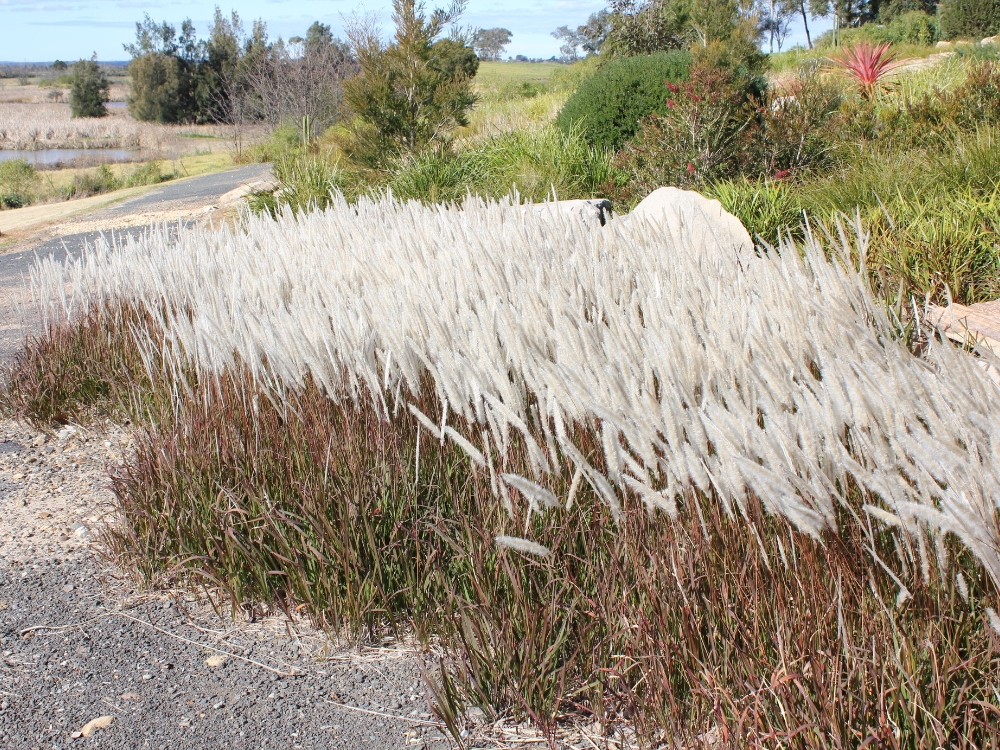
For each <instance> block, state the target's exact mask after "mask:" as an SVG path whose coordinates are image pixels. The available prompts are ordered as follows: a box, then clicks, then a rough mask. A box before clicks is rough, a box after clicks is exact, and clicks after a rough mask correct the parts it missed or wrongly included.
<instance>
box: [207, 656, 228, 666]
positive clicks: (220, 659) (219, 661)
mask: <svg viewBox="0 0 1000 750" xmlns="http://www.w3.org/2000/svg"><path fill="white" fill-rule="evenodd" d="M205 663H206V664H207V665H208V666H210V667H221V666H222V665H223V664H225V663H226V657H225V656H223V655H222V654H212V655H211V656H210V657H208V658H207V659H205Z"/></svg>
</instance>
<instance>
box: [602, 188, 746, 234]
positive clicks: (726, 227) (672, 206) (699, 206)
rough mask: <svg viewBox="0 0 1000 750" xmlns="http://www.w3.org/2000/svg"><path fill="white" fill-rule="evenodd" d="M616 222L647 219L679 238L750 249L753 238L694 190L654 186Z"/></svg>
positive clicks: (730, 215)
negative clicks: (629, 211)
mask: <svg viewBox="0 0 1000 750" xmlns="http://www.w3.org/2000/svg"><path fill="white" fill-rule="evenodd" d="M617 221H626V222H633V221H648V222H653V223H656V224H659V225H661V226H662V227H663V228H664V229H666V230H668V231H669V232H670V233H671V234H672V235H674V236H675V237H677V238H678V239H688V240H694V241H701V240H707V239H711V240H713V241H714V242H716V243H719V244H721V245H728V246H731V247H737V248H741V249H747V250H751V249H753V240H752V239H751V238H750V233H749V232H747V230H746V227H744V226H743V223H742V222H741V221H740V220H739V219H737V218H736V217H735V216H733V215H732V214H731V213H729V212H728V211H726V210H725V209H724V208H723V207H722V204H721V203H719V201H717V200H712V199H711V198H706V197H705V196H704V195H702V194H701V193H696V192H694V191H693V190H681V189H680V188H675V187H662V188H657V189H656V190H654V191H653V192H652V193H650V194H649V195H647V196H646V197H645V198H643V200H642V202H641V203H640V204H639V205H638V206H636V207H635V208H634V209H632V211H631V213H629V214H627V215H625V216H623V217H621V218H619V219H617Z"/></svg>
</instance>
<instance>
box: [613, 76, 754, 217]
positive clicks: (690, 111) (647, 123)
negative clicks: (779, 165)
mask: <svg viewBox="0 0 1000 750" xmlns="http://www.w3.org/2000/svg"><path fill="white" fill-rule="evenodd" d="M667 92H668V94H669V98H668V99H667V101H666V106H665V109H664V114H660V113H659V112H653V113H651V114H650V115H648V116H647V117H646V118H644V119H643V120H642V122H641V123H640V130H639V132H638V133H637V134H636V136H635V138H634V139H632V140H631V141H629V142H628V143H626V144H625V146H624V147H623V148H622V150H621V151H620V152H619V153H618V155H617V157H616V162H615V163H616V167H617V168H618V169H619V170H620V174H621V176H622V177H623V178H624V181H623V182H622V183H621V184H620V185H616V186H615V189H614V190H613V192H612V194H613V195H614V196H615V198H616V200H618V201H621V202H623V203H626V204H629V205H631V204H634V203H635V202H637V201H638V200H639V199H641V198H642V197H643V196H645V195H647V194H648V193H649V192H651V191H652V190H655V189H656V188H658V187H661V186H663V185H675V186H678V187H684V188H694V189H699V188H700V187H702V186H704V185H707V184H710V183H713V182H716V181H720V180H725V179H729V178H732V177H735V176H738V175H740V174H742V173H743V171H744V170H752V171H759V169H760V158H759V148H758V146H759V143H760V137H761V134H762V128H761V124H760V118H759V117H758V111H757V107H756V106H755V103H754V101H753V100H752V99H751V98H750V96H749V95H748V92H747V90H746V88H745V80H744V79H742V77H740V76H737V75H734V74H733V73H731V72H729V71H726V70H722V69H719V68H716V67H713V66H711V65H709V64H705V63H700V62H699V63H695V64H693V65H692V66H691V70H690V77H689V79H688V80H687V81H683V82H681V83H680V84H673V83H668V84H667Z"/></svg>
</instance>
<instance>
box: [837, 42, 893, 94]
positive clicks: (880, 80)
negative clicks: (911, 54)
mask: <svg viewBox="0 0 1000 750" xmlns="http://www.w3.org/2000/svg"><path fill="white" fill-rule="evenodd" d="M830 62H831V63H833V64H834V65H835V66H836V67H837V68H840V69H841V70H843V71H844V73H845V74H846V75H847V76H848V77H849V78H850V79H851V80H852V81H853V82H854V83H855V84H856V85H857V86H858V89H859V90H860V91H861V95H862V96H863V97H864V98H865V99H872V98H874V97H875V95H876V94H877V93H878V92H879V91H881V90H882V89H884V88H885V86H886V80H887V79H888V78H889V76H891V75H892V74H893V73H895V72H896V71H897V70H898V69H899V67H900V65H901V63H900V62H899V61H898V60H896V57H895V55H894V54H893V53H892V45H891V44H890V43H889V42H880V43H879V44H873V43H872V42H868V41H863V42H858V43H857V44H855V45H854V46H853V47H847V48H845V49H842V50H840V51H839V52H838V53H837V54H835V55H833V56H832V57H831V58H830Z"/></svg>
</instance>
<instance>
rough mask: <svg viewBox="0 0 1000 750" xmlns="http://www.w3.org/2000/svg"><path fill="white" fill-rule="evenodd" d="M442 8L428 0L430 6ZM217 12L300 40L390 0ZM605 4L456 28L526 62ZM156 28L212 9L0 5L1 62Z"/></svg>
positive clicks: (237, 5) (84, 1) (483, 18)
mask: <svg viewBox="0 0 1000 750" xmlns="http://www.w3.org/2000/svg"><path fill="white" fill-rule="evenodd" d="M436 4H438V5H445V4H446V0H439V2H438V3H435V2H433V0H428V5H429V6H432V7H433V6H434V5H436ZM220 5H221V7H222V10H223V12H226V13H228V12H229V10H230V9H231V8H232V9H235V10H236V11H237V12H238V13H239V14H240V16H241V17H242V18H243V20H244V22H245V23H246V24H247V25H248V26H249V22H250V21H252V20H253V19H256V18H262V19H264V21H266V22H267V26H268V30H269V32H270V36H271V37H272V38H276V37H278V36H283V37H285V38H286V39H287V38H288V37H290V36H295V35H297V34H302V33H303V32H304V31H305V29H306V28H307V27H308V26H309V24H311V23H312V22H313V21H316V20H319V21H322V22H323V23H328V24H330V25H331V26H333V27H334V29H335V30H336V31H337V32H338V33H340V32H341V30H342V28H343V17H344V16H347V15H350V14H351V13H352V12H353V11H355V10H359V9H360V10H363V11H367V12H376V13H379V14H380V15H381V17H382V18H383V22H384V23H385V25H386V26H388V23H389V12H388V9H389V8H390V7H391V2H390V0H367V2H365V3H363V4H361V3H359V2H358V0H295V1H294V2H292V1H291V0H239V1H238V2H230V3H220ZM605 5H606V2H605V1H603V0H470V2H469V7H468V11H467V12H466V15H465V16H464V18H463V19H462V23H463V24H467V25H471V26H479V27H483V28H491V27H494V26H503V27H505V28H508V29H510V30H511V31H512V32H513V34H514V40H513V42H512V43H511V45H510V47H508V49H507V53H508V54H510V55H517V54H522V55H527V56H528V57H549V56H551V55H557V54H559V43H558V42H557V41H556V40H555V39H553V38H552V37H551V36H550V32H552V31H553V30H554V29H555V28H557V27H558V26H562V25H564V24H566V25H570V26H575V25H578V24H581V23H583V22H584V21H585V20H586V19H587V16H589V15H590V14H591V13H593V12H594V11H597V10H600V9H601V8H603V7H604V6H605ZM147 12H148V13H149V14H150V15H151V16H153V18H154V19H155V20H157V21H161V20H166V21H170V22H172V23H175V24H179V23H180V21H182V20H183V19H184V18H189V17H190V18H191V19H192V20H193V21H194V23H195V26H196V27H197V29H198V32H199V35H204V34H206V33H207V30H208V25H209V20H210V19H211V17H212V12H213V4H211V3H206V2H191V1H190V0H164V1H163V2H158V3H147V2H138V1H137V0H77V1H75V2H74V1H72V0H70V1H69V2H67V1H65V0H52V1H48V0H0V27H2V30H3V33H2V34H0V60H4V61H11V62H22V61H24V62H43V61H51V60H54V59H56V58H59V59H63V60H69V61H72V60H76V59H79V58H81V57H90V55H91V54H93V53H94V52H96V53H97V56H98V58H99V59H102V60H122V59H127V55H126V54H125V53H124V52H123V51H122V44H123V43H126V42H130V41H132V39H133V37H134V33H135V32H134V30H135V22H136V21H138V20H140V19H141V18H142V16H143V14H144V13H147ZM800 40H801V41H803V42H804V40H805V36H804V35H803V33H802V28H801V24H797V25H796V27H795V28H794V30H793V35H792V38H790V39H789V42H788V44H789V46H790V45H791V44H792V43H794V42H796V41H800Z"/></svg>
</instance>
